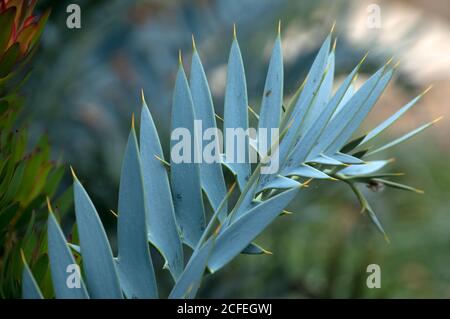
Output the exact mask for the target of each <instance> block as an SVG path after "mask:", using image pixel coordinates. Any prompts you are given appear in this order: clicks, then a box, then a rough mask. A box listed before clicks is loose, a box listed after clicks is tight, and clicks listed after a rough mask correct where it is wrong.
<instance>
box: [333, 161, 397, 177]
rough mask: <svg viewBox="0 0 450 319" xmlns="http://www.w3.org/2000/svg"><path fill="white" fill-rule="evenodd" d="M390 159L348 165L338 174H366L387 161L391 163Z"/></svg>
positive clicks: (378, 168) (376, 169)
mask: <svg viewBox="0 0 450 319" xmlns="http://www.w3.org/2000/svg"><path fill="white" fill-rule="evenodd" d="M391 162H392V161H390V160H380V161H370V162H366V163H365V164H361V165H350V166H348V167H346V168H344V169H342V170H341V171H339V174H343V175H349V176H357V175H367V174H372V173H374V172H376V171H379V170H380V169H382V168H383V167H384V166H386V165H387V164H388V163H391Z"/></svg>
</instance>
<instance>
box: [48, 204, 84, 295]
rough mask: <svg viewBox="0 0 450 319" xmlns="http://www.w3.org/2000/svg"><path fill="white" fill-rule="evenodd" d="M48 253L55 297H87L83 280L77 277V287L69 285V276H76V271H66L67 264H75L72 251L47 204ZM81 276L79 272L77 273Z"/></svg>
mask: <svg viewBox="0 0 450 319" xmlns="http://www.w3.org/2000/svg"><path fill="white" fill-rule="evenodd" d="M47 236H48V255H49V262H50V270H51V274H52V276H51V277H52V282H53V289H54V291H55V296H56V298H59V299H87V298H89V296H88V294H87V291H86V288H85V286H84V282H83V280H82V279H81V278H79V283H80V286H79V287H69V286H68V284H67V283H68V281H69V276H76V275H77V273H73V272H68V266H69V265H76V266H77V267H78V265H77V263H76V262H75V259H74V258H73V256H72V253H71V251H70V249H69V247H68V246H67V242H66V238H65V237H64V234H63V232H62V231H61V228H60V227H59V225H58V222H57V220H56V218H55V216H54V215H53V212H52V211H51V208H50V205H49V216H48V222H47ZM78 275H79V276H80V277H81V273H78Z"/></svg>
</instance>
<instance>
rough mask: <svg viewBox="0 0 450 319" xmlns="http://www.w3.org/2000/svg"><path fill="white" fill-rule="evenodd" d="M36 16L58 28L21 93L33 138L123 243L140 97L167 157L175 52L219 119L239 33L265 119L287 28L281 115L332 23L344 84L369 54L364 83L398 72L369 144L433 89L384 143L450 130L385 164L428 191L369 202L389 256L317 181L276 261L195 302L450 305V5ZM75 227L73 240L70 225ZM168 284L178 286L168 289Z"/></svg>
mask: <svg viewBox="0 0 450 319" xmlns="http://www.w3.org/2000/svg"><path fill="white" fill-rule="evenodd" d="M71 3H76V4H79V5H80V7H81V29H68V28H67V27H66V18H67V16H68V13H66V7H67V5H69V4H71ZM39 5H40V7H41V8H47V7H52V15H51V17H50V21H49V23H48V25H47V27H46V30H45V33H44V35H43V39H42V44H41V48H40V51H39V54H38V56H37V57H36V59H35V60H34V73H33V74H32V76H31V78H30V80H29V81H28V82H27V84H26V88H25V90H26V92H27V94H26V95H27V97H28V101H30V102H29V103H28V105H27V106H26V107H27V109H26V115H27V116H28V117H30V118H32V121H31V123H32V124H30V125H31V127H30V130H31V132H32V134H30V135H32V136H33V135H35V136H39V135H40V133H42V132H48V135H49V137H50V140H51V143H52V145H53V151H54V157H55V158H59V157H60V156H62V157H63V158H64V161H65V162H66V163H68V164H70V165H72V166H73V167H74V168H75V169H76V171H77V175H78V176H79V177H80V179H81V180H82V181H83V183H84V184H85V186H86V188H87V190H88V191H89V193H90V194H91V195H92V197H93V200H94V202H95V204H96V206H97V209H98V211H99V213H100V215H101V217H102V219H103V220H104V221H105V223H107V224H108V225H110V226H111V227H110V230H109V232H110V239H111V241H112V242H114V232H115V231H114V229H115V227H114V218H113V217H112V215H111V214H110V213H109V212H108V211H109V209H114V210H116V203H117V190H118V181H119V172H120V165H121V157H122V152H123V150H124V146H125V142H126V138H127V135H128V130H129V126H130V121H131V114H132V113H133V112H134V113H136V114H139V112H140V90H141V88H143V89H144V91H145V94H146V98H147V101H148V102H149V104H150V108H151V112H152V114H153V116H154V118H155V120H156V124H157V126H158V129H159V132H160V135H161V136H160V137H161V139H162V141H164V142H166V145H165V146H166V147H167V143H168V141H169V139H168V132H169V126H168V124H169V119H170V105H171V96H172V93H171V92H172V88H173V84H174V76H175V72H176V69H177V65H178V62H177V60H178V50H179V49H181V50H182V52H183V56H184V61H185V67H186V68H187V70H188V69H189V67H188V64H189V63H188V62H189V61H190V56H191V53H192V48H191V35H192V34H193V35H194V36H195V38H196V42H197V48H198V50H199V52H200V55H201V57H202V60H203V64H204V66H205V69H206V73H207V76H208V79H209V83H210V86H211V90H212V93H213V99H214V102H215V107H216V111H217V113H218V114H222V112H223V107H222V105H223V92H224V86H225V78H226V62H227V58H228V53H229V51H228V50H229V46H230V44H231V40H232V25H233V23H236V25H237V33H238V39H239V43H240V47H241V50H242V54H243V59H244V64H245V69H246V73H247V86H248V93H249V101H250V105H251V106H253V107H254V108H255V109H256V110H258V109H259V103H260V101H261V96H262V92H263V86H264V81H265V73H266V71H267V65H268V60H269V55H270V51H271V47H272V44H273V41H274V38H275V36H276V28H277V24H278V20H279V19H281V21H282V41H283V53H284V63H285V96H286V100H288V99H289V97H290V95H291V94H293V92H294V91H295V89H296V88H297V87H298V86H299V85H300V84H301V83H302V81H303V79H304V77H305V74H306V72H307V71H308V68H309V66H310V64H311V63H312V60H313V58H314V56H315V54H316V52H317V50H318V47H319V45H320V44H321V42H322V41H323V40H324V38H325V36H326V35H327V33H328V32H329V30H330V28H331V26H332V25H333V22H334V21H336V36H337V38H338V44H337V50H336V58H337V60H336V62H337V63H336V74H337V78H338V79H339V78H340V77H343V76H344V75H345V74H346V73H348V72H349V71H350V70H351V69H352V68H353V66H354V65H355V64H357V63H358V62H359V60H360V59H361V57H362V56H363V55H364V54H365V53H366V52H367V51H370V53H369V56H368V59H367V60H366V61H367V62H366V63H365V64H364V66H363V69H362V74H361V76H360V77H359V81H361V82H362V81H363V80H364V79H365V78H366V76H367V75H368V74H369V73H371V72H373V71H375V70H376V69H377V68H378V67H379V66H381V65H382V64H383V63H384V62H385V61H386V60H387V59H388V58H389V57H391V56H394V57H395V59H396V60H400V64H399V66H398V71H397V75H396V77H395V79H394V80H393V81H392V82H391V84H390V86H389V87H388V89H387V91H386V92H385V94H384V95H383V97H382V98H381V99H380V100H379V101H378V103H377V106H376V107H375V108H374V111H373V113H372V114H371V115H370V117H369V119H368V120H367V121H366V123H365V124H364V127H363V128H362V132H365V130H366V129H368V128H370V127H373V126H375V125H376V124H378V123H379V122H380V121H381V120H382V119H384V118H386V117H387V116H388V115H390V114H392V113H393V112H394V111H395V110H397V109H398V108H400V107H401V106H403V105H404V104H405V103H406V102H408V101H409V100H410V99H412V98H413V97H414V96H416V95H417V94H419V93H420V92H422V91H423V90H424V89H426V88H427V87H428V86H429V85H430V84H433V88H432V90H431V91H430V92H429V93H427V95H426V96H425V97H424V98H423V99H422V100H421V102H420V103H419V105H417V106H416V107H415V108H413V109H412V110H411V111H409V112H408V113H407V114H406V115H405V117H404V118H402V120H401V121H400V122H399V123H397V124H396V125H395V126H394V127H393V128H392V129H390V130H389V132H388V133H386V134H384V135H383V136H382V139H385V140H386V141H388V140H392V139H394V137H397V136H399V135H401V134H403V133H404V132H407V131H409V130H411V129H413V128H415V127H416V126H419V125H420V124H422V123H424V122H427V121H430V120H432V119H434V118H437V117H439V116H441V115H443V116H444V120H442V121H440V122H439V123H438V124H437V125H435V126H433V127H432V128H430V129H428V130H427V131H426V132H425V133H423V134H420V135H419V136H418V137H415V139H414V140H413V141H408V142H406V143H405V144H402V145H400V146H399V147H396V148H394V149H390V150H389V151H388V153H387V154H384V155H386V156H385V157H386V158H389V157H395V158H396V161H395V162H394V163H393V164H392V165H391V171H393V172H405V173H407V174H406V175H405V176H404V177H402V178H401V181H402V182H404V183H407V184H410V185H412V186H415V187H418V188H420V189H423V190H425V194H424V195H416V194H414V193H405V192H402V191H397V190H388V191H387V190H385V191H382V192H377V193H371V194H368V196H369V198H370V200H371V204H372V205H373V207H374V209H375V210H376V212H377V213H378V214H379V217H380V219H381V221H382V222H383V224H384V227H385V229H386V231H387V232H388V234H389V236H390V238H391V243H390V244H387V243H386V242H385V241H384V240H383V238H382V237H381V236H379V234H378V233H377V232H376V230H375V229H374V228H373V227H372V226H371V225H370V224H369V221H368V220H367V219H366V217H365V216H363V215H361V214H359V210H360V209H359V206H358V203H357V201H356V199H355V198H353V195H352V194H351V192H350V191H349V190H348V189H346V188H345V187H344V185H341V184H333V183H326V185H323V184H320V183H316V182H314V184H312V185H311V187H309V188H308V189H306V190H304V191H302V194H301V196H300V197H299V198H298V199H297V200H296V201H295V202H294V203H292V205H291V207H290V209H289V210H291V211H293V212H295V214H293V215H289V216H284V217H282V218H279V219H278V220H277V221H276V222H275V223H274V224H273V225H272V226H271V227H270V228H269V229H268V230H267V231H266V232H265V233H264V234H263V235H262V236H261V238H259V239H258V240H257V242H258V243H260V244H261V245H262V246H263V247H264V248H266V249H267V250H269V251H273V255H263V256H247V255H243V256H241V257H239V258H237V259H236V260H235V261H234V262H233V263H232V264H230V265H229V266H228V267H226V268H225V269H224V270H222V271H221V272H219V273H218V274H214V275H213V276H210V277H209V278H208V279H207V280H205V281H204V283H203V286H202V288H201V292H200V297H205V298H213V297H225V298H226V297H233V298H239V297H273V298H285V297H287V298H299V297H300V298H320V297H342V298H345V297H357V298H364V297H385V298H402V297H425V298H429V297H437V298H449V297H450V231H449V230H450V209H449V207H450V197H449V196H448V195H449V190H450V170H449V169H448V168H449V160H450V156H449V155H450V139H448V137H449V133H450V126H449V121H450V117H449V105H448V101H449V99H450V5H449V3H448V1H446V0H434V1H425V0H413V1H402V0H395V1H365V0H363V1H350V0H349V1H343V0H337V1H332V0H314V1H313V0H302V1H294V0H277V1H274V0H195V1H182V0H180V1H170V0H164V1H163V0H146V1H145V0H136V1H118V0H109V1H105V0H99V1H87V0H84V1H83V0H79V1H75V0H71V1H65V0H64V1H45V0H44V1H39ZM377 13H379V21H378V22H380V24H379V25H376V24H377V23H375V26H374V25H373V23H371V21H372V20H370V19H372V18H373V15H374V14H377ZM372 22H373V21H372ZM337 82H338V83H339V81H337ZM66 183H67V184H69V183H70V178H69V177H68V176H67V179H66ZM367 192H370V190H367ZM66 224H67V228H69V227H70V224H71V220H70V219H69V220H67V221H66ZM155 258H156V259H157V258H158V257H157V256H156V254H155ZM157 262H160V260H157ZM372 263H375V264H379V265H380V267H381V288H380V289H368V288H367V286H366V278H367V275H368V274H367V273H366V267H367V265H369V264H372ZM166 277H167V278H166ZM165 280H167V282H168V280H169V278H168V275H167V274H165V275H163V280H162V282H160V286H162V287H165V285H166V284H167V282H165Z"/></svg>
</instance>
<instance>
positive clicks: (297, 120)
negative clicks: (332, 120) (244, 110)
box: [280, 35, 331, 164]
mask: <svg viewBox="0 0 450 319" xmlns="http://www.w3.org/2000/svg"><path fill="white" fill-rule="evenodd" d="M330 41H331V35H329V36H328V37H327V38H326V40H325V41H324V43H323V44H322V46H321V48H320V50H319V52H318V53H317V56H316V58H315V60H314V62H313V64H312V66H311V69H310V70H309V73H308V75H307V79H306V82H305V86H304V88H303V90H302V92H301V93H300V96H299V98H298V100H297V103H296V104H295V106H294V109H293V111H292V113H291V115H290V118H289V120H288V121H287V122H286V125H290V127H289V129H288V130H287V132H286V135H285V136H284V138H283V139H282V140H281V143H280V158H282V159H284V158H285V157H286V156H287V155H288V154H289V152H290V151H291V150H292V148H293V147H294V146H295V144H296V143H297V139H298V133H299V131H300V128H301V127H302V125H303V120H304V119H305V117H306V115H307V113H308V112H309V109H310V108H311V105H312V103H313V101H314V97H315V96H316V95H317V92H318V91H319V89H320V86H321V84H322V82H323V79H324V75H325V74H324V72H325V69H326V65H327V60H328V55H329V51H330ZM298 164H300V163H298Z"/></svg>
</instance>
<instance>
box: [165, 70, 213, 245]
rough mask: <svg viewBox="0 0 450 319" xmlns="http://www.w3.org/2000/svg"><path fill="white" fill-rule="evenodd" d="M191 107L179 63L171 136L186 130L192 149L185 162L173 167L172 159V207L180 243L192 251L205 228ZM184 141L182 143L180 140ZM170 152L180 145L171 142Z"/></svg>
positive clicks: (192, 108) (172, 159)
mask: <svg viewBox="0 0 450 319" xmlns="http://www.w3.org/2000/svg"><path fill="white" fill-rule="evenodd" d="M194 119H195V116H194V105H193V102H192V97H191V92H190V90H189V86H188V82H187V79H186V75H185V73H184V70H183V66H182V64H181V63H180V66H179V69H178V73H177V79H176V82H175V89H174V96H173V104H172V124H171V127H172V134H173V132H174V130H175V129H177V128H181V129H183V130H188V131H189V132H190V134H189V135H190V136H187V137H184V138H189V139H190V144H189V145H191V147H189V149H188V150H183V152H186V151H188V152H190V153H191V156H190V159H189V161H188V162H181V163H175V162H174V156H173V154H171V158H170V172H171V174H170V181H171V186H172V195H173V203H174V207H175V215H176V218H177V222H178V226H179V227H180V230H181V236H182V239H183V241H184V242H185V243H186V244H188V245H189V246H191V247H195V245H196V244H197V242H198V240H199V239H200V237H201V235H202V233H203V230H204V228H205V213H204V208H203V199H202V187H201V181H200V172H199V165H198V163H195V161H194V156H195V154H196V153H197V152H198V149H199V145H197V141H196V140H195V138H194ZM183 141H184V140H183ZM170 142H171V143H170V149H171V151H172V152H174V150H175V149H176V147H174V146H175V145H176V144H178V143H182V142H181V141H180V142H178V141H175V140H173V139H171V141H170Z"/></svg>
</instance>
